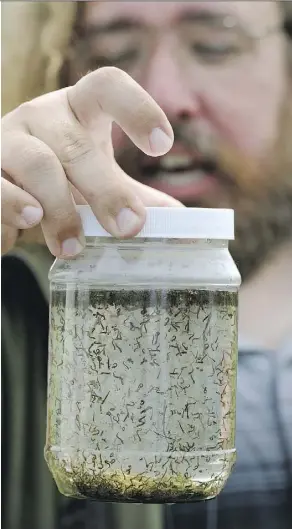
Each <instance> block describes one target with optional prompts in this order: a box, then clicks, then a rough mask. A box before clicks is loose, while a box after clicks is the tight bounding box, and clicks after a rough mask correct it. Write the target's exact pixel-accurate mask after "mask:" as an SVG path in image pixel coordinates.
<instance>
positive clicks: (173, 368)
mask: <svg viewBox="0 0 292 529" xmlns="http://www.w3.org/2000/svg"><path fill="white" fill-rule="evenodd" d="M79 209H80V212H81V217H82V221H83V225H84V229H85V234H86V235H87V245H86V249H85V250H84V252H83V253H82V254H81V255H80V256H79V257H77V258H76V259H74V260H68V261H63V260H56V261H55V263H54V265H53V267H52V269H51V271H50V284H51V304H50V352H49V387H48V416H47V441H46V448H45V457H46V461H47V463H48V466H49V468H50V470H51V472H52V474H53V476H54V478H55V480H56V483H57V486H58V488H59V490H60V492H61V493H63V494H65V495H67V496H73V497H79V498H91V499H97V500H101V501H112V502H119V501H122V502H135V503H147V502H149V503H176V502H195V501H199V500H205V499H209V498H213V497H215V496H216V495H217V494H218V493H219V492H220V491H221V490H222V488H223V486H224V484H225V483H226V480H227V478H228V476H229V474H230V472H231V469H232V466H233V464H234V462H235V458H236V450H235V396H236V372H237V297H238V288H239V285H240V275H239V273H238V270H237V268H236V266H235V264H234V262H233V260H232V258H231V256H230V253H229V251H228V239H231V238H233V211H231V210H203V209H183V208H182V209H180V208H149V209H148V210H147V220H146V224H145V227H144V229H143V230H142V232H141V233H140V234H139V236H137V237H135V238H134V239H131V240H126V241H121V240H116V239H114V238H112V237H110V236H109V235H108V234H107V233H106V232H104V230H103V229H102V228H101V227H100V225H99V224H98V223H97V221H96V219H95V217H94V216H93V214H92V212H91V210H90V209H89V208H88V207H86V206H83V207H81V208H79Z"/></svg>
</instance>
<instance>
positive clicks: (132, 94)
mask: <svg viewBox="0 0 292 529" xmlns="http://www.w3.org/2000/svg"><path fill="white" fill-rule="evenodd" d="M67 97H68V101H69V104H70V108H71V110H72V112H73V113H74V115H75V116H76V117H77V119H78V121H79V122H80V123H81V124H83V125H85V126H87V125H89V124H91V125H93V124H94V122H95V121H96V119H97V117H100V115H101V114H103V115H104V116H109V117H110V118H111V119H112V120H113V121H115V122H116V123H117V124H118V125H119V126H120V127H121V128H122V129H123V130H124V131H125V133H126V134H127V135H128V136H129V138H131V140H132V141H133V142H134V143H135V145H137V147H139V148H140V149H141V150H142V151H143V152H145V153H146V154H149V155H151V156H160V155H162V154H165V153H166V152H167V151H169V149H170V148H171V146H172V144H173V131H172V128H171V126H170V123H169V121H168V119H167V117H166V115H165V114H164V112H163V111H162V110H161V108H160V107H159V106H158V105H157V103H155V101H154V99H152V97H151V96H150V95H149V94H148V93H147V92H146V91H145V90H143V88H141V86H140V85H138V84H137V83H136V82H135V81H134V80H133V79H132V78H131V77H130V76H129V75H128V74H126V73H125V72H123V71H122V70H119V69H118V68H112V67H106V68H101V69H99V70H96V71H95V72H92V73H90V74H89V75H87V76H85V77H83V78H82V79H81V80H80V81H78V83H77V84H76V85H75V86H73V87H70V88H69V89H68V90H67Z"/></svg>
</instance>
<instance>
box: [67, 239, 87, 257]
mask: <svg viewBox="0 0 292 529" xmlns="http://www.w3.org/2000/svg"><path fill="white" fill-rule="evenodd" d="M82 250H83V246H82V244H81V243H80V242H79V241H78V239H75V238H73V237H72V239H66V240H65V241H63V242H62V256H63V257H72V256H73V255H77V254H78V253H80V252H82Z"/></svg>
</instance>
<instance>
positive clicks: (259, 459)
mask: <svg viewBox="0 0 292 529" xmlns="http://www.w3.org/2000/svg"><path fill="white" fill-rule="evenodd" d="M26 255H27V254H26V253H25V252H21V253H20V254H18V255H17V257H13V256H7V257H4V258H3V259H2V399H3V400H2V402H3V405H2V408H3V412H2V485H3V489H2V490H3V502H2V505H3V527H4V529H121V528H122V529H125V528H127V529H132V528H133V529H144V527H148V528H149V529H247V528H248V529H290V527H292V339H291V341H290V343H289V344H287V346H285V347H283V348H282V349H281V350H280V351H278V352H277V353H271V352H269V353H265V352H259V351H241V352H240V353H239V369H238V395H237V440H236V446H237V451H238V458H237V464H236V466H235V469H234V471H233V473H232V475H231V477H230V479H229V481H228V483H227V485H226V487H225V489H224V491H223V492H222V493H221V494H220V496H219V497H218V498H217V499H216V500H211V501H208V502H205V503H199V504H193V505H174V506H167V507H164V508H163V507H158V506H155V507H154V506H147V507H146V506H143V507H139V506H138V507H136V506H133V505H128V506H122V507H120V506H117V505H110V504H107V505H105V504H101V503H92V502H86V501H80V500H79V501H78V500H70V499H68V498H64V497H63V496H61V495H60V494H59V493H58V491H57V489H56V487H55V485H54V482H53V480H52V478H51V476H50V473H49V471H48V469H47V467H46V464H45V461H44V457H43V449H44V444H45V422H46V380H47V375H46V366H47V333H48V285H47V280H46V277H47V271H48V265H49V264H50V262H51V261H50V259H48V257H47V254H46V252H45V250H44V249H43V250H39V249H38V250H37V249H34V250H33V253H32V254H31V256H32V257H31V256H30V258H29V260H26ZM121 513H123V514H122V515H121ZM159 513H160V514H159ZM147 517H148V518H147ZM163 517H164V525H163ZM145 520H146V521H145ZM147 520H148V522H147ZM147 524H148V525H147ZM142 526H143V527H142Z"/></svg>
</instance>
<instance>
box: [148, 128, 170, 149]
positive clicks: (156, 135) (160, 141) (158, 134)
mask: <svg viewBox="0 0 292 529" xmlns="http://www.w3.org/2000/svg"><path fill="white" fill-rule="evenodd" d="M149 142H150V147H151V149H152V151H153V152H154V153H155V154H165V153H166V152H167V151H169V149H170V148H171V146H172V143H173V141H172V139H171V138H170V137H169V136H168V135H167V134H165V132H163V130H162V129H159V128H155V129H153V130H152V132H151V134H150V136H149Z"/></svg>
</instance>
